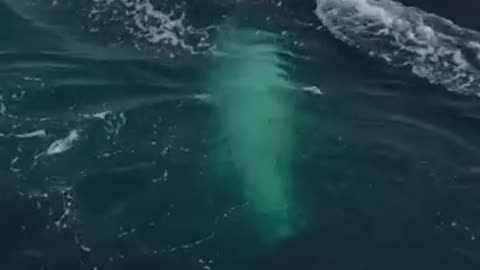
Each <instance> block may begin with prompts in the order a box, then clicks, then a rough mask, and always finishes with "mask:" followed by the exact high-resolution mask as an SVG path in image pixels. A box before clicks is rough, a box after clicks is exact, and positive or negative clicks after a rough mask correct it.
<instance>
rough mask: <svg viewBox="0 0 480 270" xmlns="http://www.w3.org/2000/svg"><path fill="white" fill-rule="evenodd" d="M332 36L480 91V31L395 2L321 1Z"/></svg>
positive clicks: (433, 78)
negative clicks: (462, 26)
mask: <svg viewBox="0 0 480 270" xmlns="http://www.w3.org/2000/svg"><path fill="white" fill-rule="evenodd" d="M315 13H316V15H317V16H318V18H319V19H320V20H321V21H322V23H323V24H324V25H325V26H326V27H327V28H328V30H329V31H331V32H332V34H333V35H334V36H335V37H336V38H338V39H340V40H342V41H344V42H346V43H348V44H349V45H351V46H355V47H358V48H360V49H362V50H366V51H368V52H369V53H370V55H372V56H376V57H380V58H383V59H384V60H386V61H387V62H388V63H390V64H393V65H396V66H408V67H411V70H412V71H413V73H415V74H416V75H418V76H420V77H423V78H426V79H427V80H428V81H430V82H431V83H434V84H440V85H443V86H444V87H446V88H447V89H449V90H451V91H455V92H460V93H464V94H474V95H480V70H479V68H480V33H478V32H475V31H473V30H469V29H465V28H461V27H459V26H457V25H455V24H454V23H453V22H451V21H449V20H447V19H444V18H442V17H439V16H436V15H434V14H429V13H426V12H424V11H422V10H419V9H417V8H413V7H406V6H404V5H402V4H400V3H397V2H394V1H391V0H317V8H316V10H315Z"/></svg>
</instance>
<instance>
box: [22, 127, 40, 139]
mask: <svg viewBox="0 0 480 270" xmlns="http://www.w3.org/2000/svg"><path fill="white" fill-rule="evenodd" d="M45 136H47V133H46V132H45V130H43V129H40V130H36V131H32V132H28V133H21V134H15V137H16V138H19V139H26V138H32V137H45Z"/></svg>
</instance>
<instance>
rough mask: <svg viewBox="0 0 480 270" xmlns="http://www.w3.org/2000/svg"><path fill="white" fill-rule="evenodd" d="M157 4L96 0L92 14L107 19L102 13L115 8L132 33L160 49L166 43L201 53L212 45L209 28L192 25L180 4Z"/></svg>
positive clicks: (131, 0)
mask: <svg viewBox="0 0 480 270" xmlns="http://www.w3.org/2000/svg"><path fill="white" fill-rule="evenodd" d="M158 5H159V4H157V3H156V4H153V3H152V2H151V1H150V0H95V1H94V6H93V8H92V10H91V12H90V17H91V18H94V19H95V20H100V21H101V20H104V19H105V18H101V17H102V14H106V13H108V12H110V11H111V10H112V9H115V12H114V13H115V14H117V15H116V16H118V17H121V18H122V21H121V23H122V24H123V25H124V26H125V27H126V29H127V31H128V32H129V33H130V34H132V35H133V36H135V37H137V38H138V39H139V40H146V41H147V42H149V43H151V44H156V45H160V46H158V48H159V49H161V48H163V47H164V46H166V47H168V48H169V49H172V48H176V49H181V50H182V51H188V52H190V53H198V52H199V51H203V49H205V48H207V49H209V48H210V47H212V45H211V44H210V43H209V42H208V40H209V33H208V29H203V28H197V27H194V26H193V25H191V24H189V23H188V22H187V19H186V14H185V12H184V11H183V9H182V8H181V7H182V6H181V4H179V5H176V6H174V7H168V8H163V7H159V6H158ZM119 7H120V8H119ZM99 18H101V19H99ZM109 20H111V19H109ZM94 30H95V31H99V30H98V29H94ZM137 45H138V44H137ZM170 52H171V50H170ZM171 56H174V54H172V55H171Z"/></svg>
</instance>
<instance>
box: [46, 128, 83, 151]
mask: <svg viewBox="0 0 480 270" xmlns="http://www.w3.org/2000/svg"><path fill="white" fill-rule="evenodd" d="M79 138H80V137H79V135H78V131H77V130H72V131H70V133H69V134H68V136H67V137H65V138H62V139H58V140H56V141H54V142H53V143H52V144H51V145H50V146H49V147H48V149H47V152H46V154H47V155H56V154H60V153H63V152H65V151H67V150H68V149H70V148H72V146H73V143H74V142H75V141H77V140H78V139H79Z"/></svg>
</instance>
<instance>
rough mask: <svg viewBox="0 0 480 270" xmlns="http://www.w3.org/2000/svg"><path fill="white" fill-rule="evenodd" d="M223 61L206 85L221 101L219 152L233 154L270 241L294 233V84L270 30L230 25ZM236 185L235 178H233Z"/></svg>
mask: <svg viewBox="0 0 480 270" xmlns="http://www.w3.org/2000/svg"><path fill="white" fill-rule="evenodd" d="M219 44H220V48H221V52H220V53H219V55H221V56H220V63H219V66H218V68H217V69H215V70H214V71H213V72H211V73H210V81H209V85H208V88H209V89H211V90H212V91H213V95H214V96H215V97H216V98H218V101H219V115H220V121H219V122H220V126H221V134H222V135H223V136H225V138H227V142H226V144H225V145H223V147H224V148H223V149H222V150H221V152H226V153H230V155H231V156H230V158H231V159H232V161H233V164H234V165H233V168H231V169H232V170H233V171H235V174H236V175H238V177H239V178H240V179H241V180H240V184H239V186H240V187H241V188H242V189H243V191H244V196H246V199H247V200H248V202H249V205H250V207H251V208H252V209H253V214H252V216H253V218H252V219H253V222H254V224H256V226H257V227H258V229H259V232H260V233H261V235H262V238H264V239H265V240H267V241H272V240H273V241H275V240H276V239H280V238H283V237H287V236H289V235H291V234H292V233H293V231H294V229H295V220H294V218H293V216H294V209H293V205H292V199H293V198H292V190H291V184H292V179H291V178H292V171H291V168H290V164H289V161H288V160H289V158H288V157H289V156H292V151H293V149H294V132H293V130H292V125H291V124H292V117H293V104H292V98H291V97H290V96H289V94H291V93H292V92H291V91H285V90H287V89H292V88H293V87H292V85H291V83H290V82H289V81H288V80H287V79H286V74H285V72H284V70H283V69H282V65H284V64H285V63H283V62H282V60H281V59H280V58H279V57H278V52H279V51H280V49H279V48H278V47H277V46H276V45H275V44H274V43H273V37H272V35H270V34H268V33H264V32H259V31H256V32H252V31H247V30H239V29H235V28H233V27H230V28H229V30H228V31H226V33H224V34H223V35H222V36H220V37H219ZM234 184H235V183H234Z"/></svg>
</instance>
